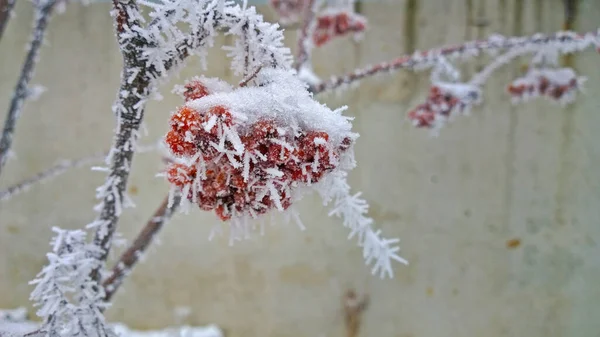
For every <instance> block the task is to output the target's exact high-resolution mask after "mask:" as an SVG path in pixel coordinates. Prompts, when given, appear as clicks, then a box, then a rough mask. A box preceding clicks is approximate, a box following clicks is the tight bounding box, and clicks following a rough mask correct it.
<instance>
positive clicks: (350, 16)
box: [313, 8, 367, 47]
mask: <svg viewBox="0 0 600 337" xmlns="http://www.w3.org/2000/svg"><path fill="white" fill-rule="evenodd" d="M316 21H317V22H316V27H315V30H314V33H313V42H314V44H315V45H316V46H317V47H320V46H322V45H324V44H326V43H327V42H329V41H331V40H332V39H333V38H335V37H340V36H344V35H347V34H350V33H360V32H363V31H364V30H365V29H366V27H367V20H366V19H365V18H364V17H363V16H361V15H359V14H356V13H353V12H350V11H348V10H339V9H333V8H331V9H328V10H326V11H324V12H323V13H321V14H319V16H318V17H317V19H316Z"/></svg>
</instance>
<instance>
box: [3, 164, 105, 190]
mask: <svg viewBox="0 0 600 337" xmlns="http://www.w3.org/2000/svg"><path fill="white" fill-rule="evenodd" d="M104 157H106V154H100V155H95V156H91V157H86V158H81V159H76V160H63V161H61V162H59V163H58V164H56V165H54V166H52V167H50V168H49V169H46V170H44V171H42V172H40V173H37V174H36V175H34V176H32V177H29V178H27V179H25V180H23V181H21V182H19V183H17V184H15V185H12V186H9V187H7V188H6V189H3V190H0V201H6V200H8V199H10V198H12V197H14V196H16V195H18V194H21V193H23V192H25V191H27V190H29V189H30V188H31V187H32V186H34V185H36V184H38V183H42V182H44V181H47V180H49V179H52V178H54V177H57V176H59V175H61V174H63V173H65V172H67V171H68V170H70V169H72V168H77V167H82V166H85V165H89V164H91V163H94V162H98V161H101V160H102V159H103V158H104Z"/></svg>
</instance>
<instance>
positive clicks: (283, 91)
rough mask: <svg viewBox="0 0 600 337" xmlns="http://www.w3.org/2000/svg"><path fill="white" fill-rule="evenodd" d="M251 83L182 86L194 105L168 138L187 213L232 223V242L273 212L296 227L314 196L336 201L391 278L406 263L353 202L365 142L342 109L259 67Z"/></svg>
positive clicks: (176, 117)
mask: <svg viewBox="0 0 600 337" xmlns="http://www.w3.org/2000/svg"><path fill="white" fill-rule="evenodd" d="M251 84H252V85H249V86H244V87H239V88H236V89H233V90H223V91H216V90H205V89H204V88H206V87H207V86H206V85H205V82H204V81H203V80H198V79H194V80H192V81H190V82H188V84H186V85H185V86H184V89H185V88H191V89H185V90H183V91H182V92H183V94H184V97H185V98H186V99H188V98H189V99H188V100H187V101H186V103H185V105H183V106H182V107H180V108H179V109H178V110H177V111H176V112H175V113H173V114H172V116H171V120H170V126H171V130H170V131H169V133H168V134H167V135H166V137H165V142H166V143H167V145H168V147H169V149H170V150H171V152H172V154H173V155H174V156H176V157H177V160H175V162H173V163H171V164H170V165H169V167H168V168H167V170H166V177H167V180H168V181H169V182H170V184H171V185H172V186H173V188H174V189H175V190H179V191H180V192H181V193H182V195H183V196H184V197H185V198H186V199H187V202H188V205H189V204H195V205H197V207H199V208H200V209H201V210H205V211H212V212H214V213H215V214H216V215H217V216H218V217H219V218H220V219H221V220H222V221H227V222H229V223H230V228H231V238H232V240H234V239H240V236H245V235H247V231H248V230H249V226H251V225H250V221H251V220H254V219H258V218H260V217H261V216H263V215H265V214H272V213H273V212H274V211H280V212H285V211H287V212H286V213H288V214H289V212H290V211H291V212H292V214H293V216H294V218H295V219H296V220H298V221H299V218H298V216H297V214H296V213H294V211H293V210H288V209H290V208H291V206H292V205H293V204H294V203H295V202H296V201H298V200H299V199H301V198H302V197H303V196H304V195H305V194H306V193H308V192H311V191H317V192H318V193H319V194H320V195H321V197H322V198H323V199H324V201H325V203H326V204H327V203H328V202H330V201H334V204H335V205H334V211H332V213H331V214H332V215H338V216H340V217H342V218H343V220H344V225H345V226H346V227H349V228H350V229H351V231H352V236H353V235H357V236H358V238H359V245H361V246H362V247H363V249H364V255H365V258H366V259H367V260H368V261H371V260H375V261H376V265H375V267H374V269H373V272H374V273H375V272H377V271H379V272H380V274H381V276H384V274H388V275H390V276H391V275H392V271H391V266H390V261H391V260H392V259H394V260H397V261H400V262H402V263H406V261H405V260H403V259H402V258H400V257H399V256H398V255H397V254H396V252H397V251H398V248H397V247H393V246H392V245H394V244H395V243H397V242H398V241H397V240H386V239H382V238H380V237H379V232H374V231H373V230H372V228H371V227H370V224H371V223H372V220H371V219H370V218H367V217H366V216H365V213H366V211H367V207H365V205H366V202H365V201H364V200H362V199H358V195H355V196H350V195H349V186H348V184H347V183H346V175H347V171H349V170H351V169H352V168H354V167H355V161H354V155H353V144H354V142H355V140H356V138H357V137H358V135H357V134H356V133H353V132H352V131H351V127H352V125H351V123H350V118H348V117H345V116H343V115H342V111H344V110H345V107H344V108H340V109H337V110H331V109H329V108H328V107H327V106H325V105H322V104H320V103H319V102H317V101H315V100H314V99H313V98H312V96H311V94H310V93H309V92H308V91H307V89H306V85H305V84H304V83H302V82H301V81H300V80H299V79H298V78H297V77H296V76H295V74H294V73H293V72H291V71H288V70H275V69H262V70H261V71H260V72H258V73H257V75H256V77H255V78H254V79H252V80H251ZM223 88H226V87H225V86H223ZM186 93H192V94H187V96H186ZM205 93H206V94H205ZM192 97H196V98H192ZM300 225H301V224H300ZM301 226H302V225H301Z"/></svg>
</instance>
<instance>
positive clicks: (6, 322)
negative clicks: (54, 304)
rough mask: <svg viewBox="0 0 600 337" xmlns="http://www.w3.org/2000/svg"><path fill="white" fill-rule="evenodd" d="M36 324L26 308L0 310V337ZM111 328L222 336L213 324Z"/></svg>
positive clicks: (147, 334)
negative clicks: (147, 329)
mask: <svg viewBox="0 0 600 337" xmlns="http://www.w3.org/2000/svg"><path fill="white" fill-rule="evenodd" d="M38 326H39V323H37V322H33V321H30V320H29V317H28V313H27V310H26V309H24V308H18V309H13V310H0V337H13V336H22V335H24V334H26V333H29V332H32V331H34V330H36V329H37V328H38ZM112 328H113V329H114V331H115V332H116V333H117V335H119V336H121V337H223V332H222V331H221V329H219V328H218V327H217V326H215V325H207V326H202V327H192V326H177V327H168V328H166V329H163V330H150V331H139V330H132V329H129V328H128V327H127V326H126V325H124V324H120V323H115V324H112Z"/></svg>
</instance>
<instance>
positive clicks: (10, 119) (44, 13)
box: [0, 0, 56, 174]
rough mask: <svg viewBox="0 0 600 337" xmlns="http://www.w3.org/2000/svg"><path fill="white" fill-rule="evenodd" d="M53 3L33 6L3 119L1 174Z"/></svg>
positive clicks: (45, 0)
mask: <svg viewBox="0 0 600 337" xmlns="http://www.w3.org/2000/svg"><path fill="white" fill-rule="evenodd" d="M10 3H11V1H10V0H9V2H8V6H9V7H10V6H11V5H10ZM55 4H56V0H43V1H39V2H37V3H36V6H35V17H34V28H33V33H32V36H31V42H30V45H29V49H28V51H27V56H26V57H25V63H24V64H23V68H22V69H21V74H20V75H19V80H18V81H17V85H16V86H15V89H14V92H13V96H12V99H11V101H10V107H9V108H8V114H7V115H6V119H5V120H4V127H3V129H2V136H1V138H0V174H2V168H3V167H4V165H5V164H6V161H7V159H8V156H9V152H10V148H11V146H12V141H13V136H14V132H15V126H16V124H17V120H18V119H19V115H20V114H21V109H22V107H23V103H24V101H25V99H26V98H27V95H28V88H27V87H28V85H29V81H30V80H31V77H32V76H33V71H34V68H35V64H36V62H37V59H38V54H39V50H40V47H41V46H42V42H43V40H44V35H45V33H46V28H47V27H48V21H49V19H50V16H51V14H52V10H53V9H54V5H55ZM9 12H10V10H9ZM0 21H1V20H0ZM4 21H6V20H4ZM1 32H2V30H0V34H1Z"/></svg>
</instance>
